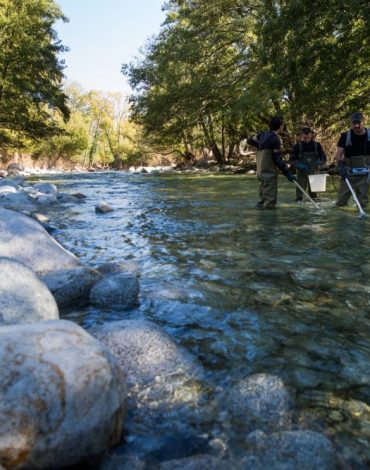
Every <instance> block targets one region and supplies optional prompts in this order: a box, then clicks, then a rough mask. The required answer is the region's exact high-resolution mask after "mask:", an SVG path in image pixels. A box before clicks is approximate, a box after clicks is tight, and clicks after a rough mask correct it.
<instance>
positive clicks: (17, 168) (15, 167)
mask: <svg viewBox="0 0 370 470" xmlns="http://www.w3.org/2000/svg"><path fill="white" fill-rule="evenodd" d="M6 171H7V172H8V173H9V174H17V173H19V172H22V171H24V166H23V165H22V164H21V163H10V164H9V165H8V167H7V169H6Z"/></svg>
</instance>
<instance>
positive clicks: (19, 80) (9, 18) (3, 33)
mask: <svg viewBox="0 0 370 470" xmlns="http://www.w3.org/2000/svg"><path fill="white" fill-rule="evenodd" d="M59 19H63V20H65V18H64V16H63V15H62V13H61V11H60V9H59V8H58V7H57V6H56V4H55V3H54V2H53V1H52V0H0V145H10V144H14V145H21V144H22V143H23V142H24V139H25V138H26V137H32V138H40V137H45V136H48V135H52V134H55V133H56V132H58V124H57V122H56V120H55V115H56V113H55V111H58V112H60V114H61V115H62V116H63V118H64V119H66V118H68V116H69V111H68V108H67V106H66V95H65V94H64V92H63V90H62V88H61V80H62V77H63V73H62V70H63V64H62V63H61V62H60V61H59V60H58V58H57V55H58V54H59V53H60V52H61V51H63V50H64V47H63V46H62V45H61V43H60V42H59V41H58V38H57V36H56V33H55V31H54V29H53V24H54V23H55V21H57V20H59Z"/></svg>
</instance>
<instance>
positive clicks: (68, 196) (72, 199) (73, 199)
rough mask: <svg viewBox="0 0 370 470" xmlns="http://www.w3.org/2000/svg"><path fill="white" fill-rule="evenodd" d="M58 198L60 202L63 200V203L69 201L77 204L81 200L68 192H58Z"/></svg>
mask: <svg viewBox="0 0 370 470" xmlns="http://www.w3.org/2000/svg"><path fill="white" fill-rule="evenodd" d="M57 200H58V202H61V203H62V204H68V203H73V204H76V203H79V202H81V200H80V199H78V198H77V197H75V196H72V194H68V193H58V194H57Z"/></svg>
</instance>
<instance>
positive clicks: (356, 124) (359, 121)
mask: <svg viewBox="0 0 370 470" xmlns="http://www.w3.org/2000/svg"><path fill="white" fill-rule="evenodd" d="M351 129H352V130H353V132H354V133H355V134H362V133H363V130H364V116H363V114H362V113H360V112H358V111H356V112H355V113H353V114H352V116H351Z"/></svg>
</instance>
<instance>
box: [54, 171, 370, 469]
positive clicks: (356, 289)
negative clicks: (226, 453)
mask: <svg viewBox="0 0 370 470" xmlns="http://www.w3.org/2000/svg"><path fill="white" fill-rule="evenodd" d="M53 181H54V182H56V183H57V184H59V189H60V190H65V191H67V192H73V191H80V192H83V193H84V194H86V195H87V199H86V204H84V205H79V206H70V207H69V208H68V207H67V208H66V209H65V210H63V211H60V210H58V209H55V212H54V214H53V217H54V220H55V225H56V226H59V227H62V228H61V229H60V230H57V232H56V238H57V239H58V240H59V241H60V242H61V243H62V244H63V245H64V246H65V247H66V248H68V249H69V250H71V251H72V252H74V253H75V254H76V255H77V256H79V257H80V258H81V259H82V262H84V263H86V264H90V265H92V266H93V265H95V264H98V263H102V262H105V261H118V262H122V263H125V265H126V266H128V269H134V270H135V271H137V272H138V273H139V275H140V282H141V297H140V305H139V307H138V308H137V309H134V310H131V311H130V312H127V314H126V315H125V318H146V319H150V320H152V321H154V322H156V323H157V324H160V325H161V326H163V327H164V328H165V329H166V331H168V332H169V333H170V334H171V335H173V336H174V337H175V339H176V341H177V342H179V343H181V344H182V345H183V346H185V347H187V348H188V349H189V350H190V351H192V352H193V353H194V354H195V355H196V356H197V357H198V358H199V359H200V360H201V361H202V363H203V365H204V366H205V368H206V369H207V371H208V373H209V377H210V379H211V380H212V381H213V383H214V384H218V385H221V386H222V385H225V386H227V384H228V383H230V382H232V381H237V380H238V379H241V378H244V377H246V376H247V375H250V374H252V373H256V372H270V373H273V374H277V375H279V376H280V377H281V378H282V379H283V380H284V381H285V383H287V384H288V385H289V386H291V387H292V388H293V389H294V390H295V391H296V402H297V405H298V407H299V414H298V418H297V421H298V424H301V425H304V426H307V427H308V428H310V429H317V430H319V431H321V432H323V433H325V434H326V435H328V436H329V438H330V439H331V440H332V441H333V442H335V444H336V445H337V447H338V449H339V451H340V452H341V453H342V454H343V455H345V458H346V459H347V461H349V462H351V463H352V464H354V465H356V464H358V465H366V463H367V462H369V461H370V451H369V446H368V444H369V439H370V408H369V404H370V328H369V316H370V296H369V293H370V285H369V282H368V278H369V274H370V260H369V254H370V250H369V235H370V222H369V219H367V220H366V219H358V218H357V215H358V213H357V211H356V208H350V209H348V210H339V209H334V208H333V207H332V205H333V201H334V196H335V195H334V193H333V192H329V193H327V195H326V196H323V197H322V199H321V201H320V205H321V207H322V209H323V210H321V211H317V210H316V209H315V208H313V207H311V206H310V204H308V203H305V204H303V205H300V206H297V205H295V203H294V202H293V200H294V195H295V188H294V187H292V185H290V184H289V183H288V182H286V181H285V180H281V181H280V189H279V208H278V209H277V210H276V211H257V210H255V209H254V205H255V201H256V193H257V184H256V180H255V178H254V177H248V176H240V175H238V176H236V175H233V176H230V175H222V176H221V175H217V176H213V175H156V176H154V175H129V174H99V175H96V174H93V175H91V174H88V175H84V176H78V175H72V176H65V177H61V178H59V180H58V181H55V179H53ZM100 199H104V200H106V201H107V202H108V203H109V204H110V205H111V206H112V207H113V208H114V209H115V211H114V212H113V213H111V214H108V215H104V216H103V217H102V216H98V215H96V214H95V212H94V206H95V204H96V203H97V202H99V200H100ZM58 224H59V225H58ZM70 318H72V319H74V320H75V321H78V322H79V323H81V324H82V325H83V326H85V327H89V326H91V325H93V324H96V323H102V322H105V321H112V320H115V319H120V318H122V314H121V313H120V314H117V313H116V314H114V313H113V312H100V311H97V310H95V309H92V308H88V309H86V310H84V311H79V312H73V313H71V317H70ZM210 426H211V424H210Z"/></svg>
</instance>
